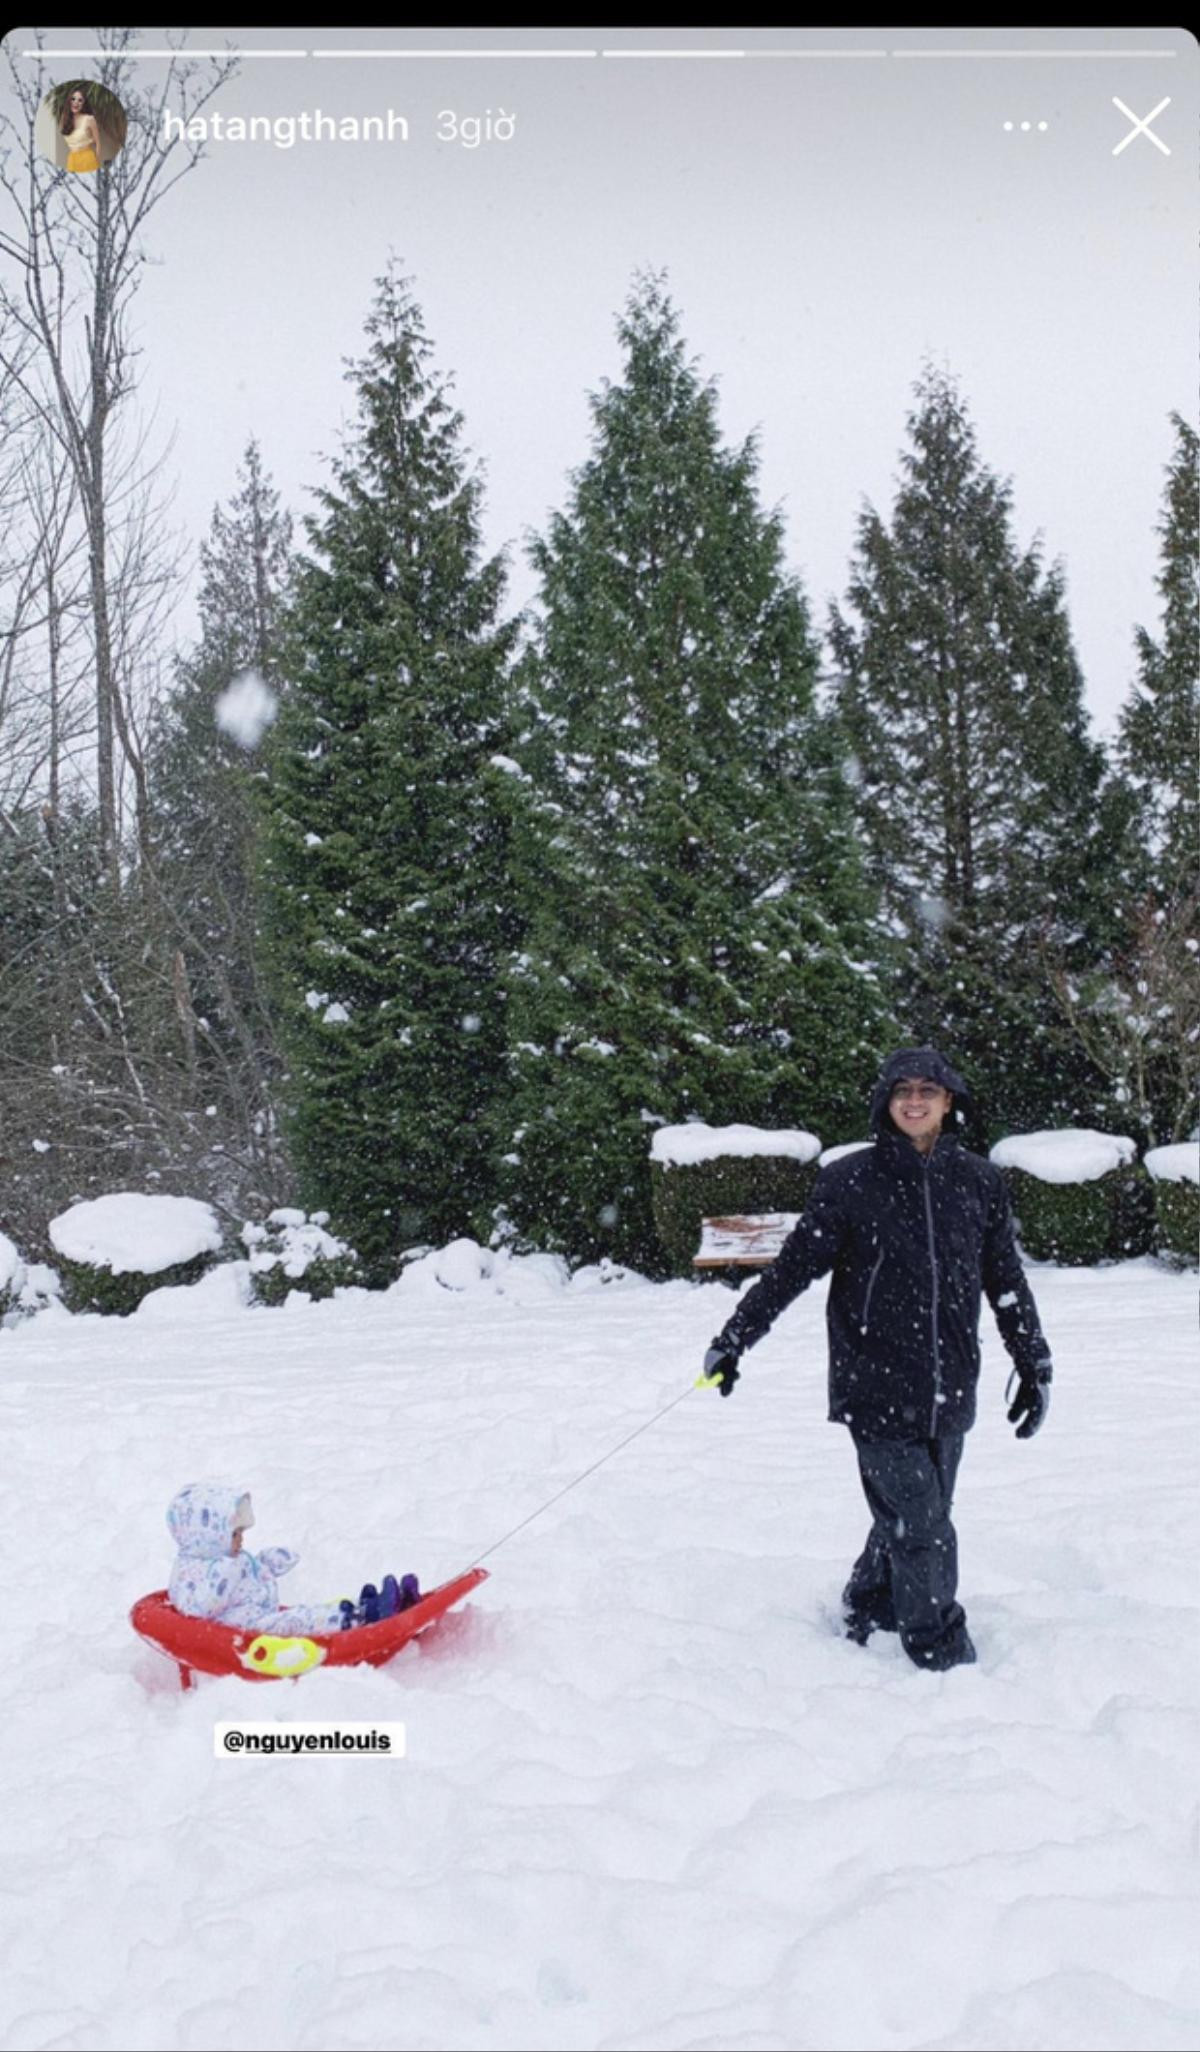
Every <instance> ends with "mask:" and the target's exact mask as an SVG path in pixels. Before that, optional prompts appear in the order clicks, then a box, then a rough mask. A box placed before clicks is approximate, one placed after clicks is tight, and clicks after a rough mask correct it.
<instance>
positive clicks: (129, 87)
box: [0, 28, 237, 887]
mask: <svg viewBox="0 0 1200 2052" xmlns="http://www.w3.org/2000/svg"><path fill="white" fill-rule="evenodd" d="M136 33H137V32H136V30H133V29H128V28H115V29H102V30H99V31H97V41H98V46H99V48H100V49H101V51H102V52H103V54H102V55H101V56H100V57H99V58H98V59H96V60H93V68H94V72H95V76H96V78H97V82H98V83H99V84H100V85H101V86H103V87H105V88H106V89H107V90H108V91H109V92H112V93H113V94H115V95H116V97H117V98H118V99H119V100H120V102H121V104H122V105H123V107H124V108H125V111H126V115H127V117H128V128H127V134H126V139H125V145H124V147H123V148H122V149H121V150H120V151H119V153H118V154H117V155H116V156H115V157H114V158H112V159H111V161H110V162H108V163H106V164H103V165H102V166H101V168H100V169H99V170H98V171H97V172H95V173H94V174H92V175H91V176H89V177H86V178H80V177H72V176H70V175H69V174H67V173H65V172H62V171H59V170H57V169H56V168H55V166H54V165H52V164H51V163H49V162H48V161H47V160H46V159H45V158H43V157H42V156H41V155H40V154H39V152H38V149H37V147H36V143H35V138H34V123H35V120H36V117H37V112H38V108H39V106H40V105H41V102H42V100H43V99H44V97H45V94H46V91H47V86H48V83H49V80H48V75H47V73H46V69H45V64H44V62H43V61H42V60H41V59H39V61H38V63H37V64H36V65H29V66H27V67H26V66H23V65H22V64H21V63H20V62H18V54H17V52H16V51H15V50H14V47H13V43H12V41H11V40H10V42H9V44H8V47H7V56H8V64H9V70H10V73H11V78H12V86H13V92H14V96H15V100H16V104H17V106H18V108H19V110H20V113H19V115H18V116H15V117H14V116H12V115H8V114H5V115H2V116H0V191H2V192H3V193H4V194H5V195H6V196H7V202H8V205H7V212H8V216H9V218H8V220H7V221H6V222H5V223H4V225H3V227H0V253H2V254H3V255H4V256H6V257H7V258H8V260H9V263H10V265H12V266H14V267H15V281H13V280H9V279H0V350H2V351H3V355H0V374H3V375H5V376H7V377H8V378H10V379H11V380H12V382H13V383H14V385H15V386H16V387H17V388H18V389H19V390H20V392H21V393H22V394H23V396H24V398H25V400H26V402H27V404H28V406H29V408H30V410H31V411H32V412H33V413H35V414H36V415H38V416H39V418H40V419H41V420H42V421H43V422H44V424H45V426H46V428H47V430H48V431H49V433H50V434H51V435H52V436H53V437H54V439H55V440H56V441H57V443H58V444H59V446H60V447H61V449H62V451H63V453H64V455H65V456H66V458H67V460H68V462H69V464H70V468H71V475H72V478H73V482H74V486H75V490H76V492H77V494H78V499H79V504H80V508H81V512H82V517H83V520H84V524H85V528H86V533H87V545H88V573H89V590H90V606H91V622H92V638H93V657H94V663H95V704H96V789H97V796H98V801H99V810H100V831H101V842H102V848H103V852H104V860H105V865H106V867H107V869H108V871H109V874H110V877H111V880H112V882H113V884H114V886H115V887H119V883H120V869H119V849H120V835H119V829H118V818H117V779H116V773H115V765H114V747H115V742H116V739H117V737H118V736H119V737H120V739H121V742H122V745H123V746H124V745H125V742H126V729H127V721H126V716H125V715H126V709H125V707H124V705H123V703H122V702H121V699H120V684H119V679H118V676H117V672H116V665H115V660H114V623H113V619H112V578H111V564H110V546H111V542H110V534H109V507H108V495H109V482H110V480H109V462H110V456H111V436H112V429H113V425H114V421H115V419H116V417H117V415H118V411H119V409H120V407H121V405H122V403H123V402H124V401H125V400H127V399H128V397H129V395H130V393H131V392H132V390H133V384H134V376H133V373H134V360H135V357H136V353H137V352H136V350H135V349H134V346H133V343H132V340H131V332H130V322H129V315H130V307H131V303H132V300H133V297H134V294H135V292H136V289H137V284H138V279H139V276H140V273H141V268H142V265H143V264H144V263H145V261H146V252H145V247H144V236H145V231H146V227H147V223H148V221H149V219H150V216H151V214H152V213H153V211H154V209H155V208H156V207H157V206H158V205H159V204H160V202H161V201H162V200H163V199H164V198H165V197H166V195H167V193H168V192H170V191H171V189H172V187H173V186H174V185H175V184H177V182H178V180H179V179H180V178H181V177H183V176H184V175H186V173H187V172H188V171H190V170H193V169H194V168H195V166H196V164H197V163H198V162H199V160H200V158H201V157H202V155H203V147H202V145H200V144H198V143H192V142H190V141H187V140H186V139H184V137H183V136H181V135H180V134H179V132H178V130H179V128H180V127H182V128H183V129H184V130H186V127H187V124H188V122H189V120H190V118H191V117H192V116H194V115H195V114H196V113H197V112H198V111H199V109H200V108H202V107H203V106H204V105H205V104H206V103H207V101H208V100H210V99H211V98H212V96H213V95H214V94H215V93H216V92H217V91H219V89H220V88H221V86H222V85H224V84H225V83H226V82H227V80H228V79H229V78H230V77H231V76H232V75H233V73H234V72H235V70H236V68H237V60H236V58H235V57H234V56H232V55H231V56H230V57H228V58H224V59H211V60H209V61H207V62H205V63H201V62H200V61H198V60H193V59H189V58H188V57H187V55H186V50H185V48H184V46H183V45H182V43H180V44H179V45H178V46H177V54H176V55H175V56H173V57H172V58H171V60H170V62H169V63H168V64H167V66H166V67H165V70H164V71H163V72H162V73H161V74H159V83H158V85H157V86H156V87H155V88H154V89H153V90H147V89H145V88H144V87H143V86H141V85H140V84H139V83H138V82H137V78H136V75H135V66H134V64H133V62H132V60H131V58H130V57H129V55H128V52H129V50H130V49H131V48H132V47H133V45H134V42H135V38H136ZM168 34H169V32H168ZM168 104H169V105H170V109H171V111H172V112H173V113H175V114H177V115H180V116H181V117H182V121H181V122H180V123H176V124H175V125H174V127H173V128H172V132H171V134H170V135H166V134H164V127H163V114H164V111H165V110H166V109H167V107H168ZM68 257H71V258H72V259H73V261H75V262H78V260H79V259H82V261H83V266H84V271H85V275H86V276H87V278H88V280H89V288H90V289H89V296H88V304H87V307H86V310H84V311H83V318H82V320H80V319H79V318H78V315H79V312H80V308H79V307H78V305H77V301H76V295H75V293H74V290H73V287H72V285H71V282H70V274H69V269H68Z"/></svg>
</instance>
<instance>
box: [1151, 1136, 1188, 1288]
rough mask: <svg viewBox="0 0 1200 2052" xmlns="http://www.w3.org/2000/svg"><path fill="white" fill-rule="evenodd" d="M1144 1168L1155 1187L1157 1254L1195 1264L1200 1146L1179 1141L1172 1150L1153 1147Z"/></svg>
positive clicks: (1186, 1141)
mask: <svg viewBox="0 0 1200 2052" xmlns="http://www.w3.org/2000/svg"><path fill="white" fill-rule="evenodd" d="M1145 1168H1146V1172H1147V1174H1148V1175H1149V1177H1150V1180H1151V1182H1152V1184H1153V1187H1154V1209H1155V1214H1156V1217H1157V1220H1158V1244H1159V1249H1160V1251H1161V1252H1162V1253H1164V1254H1171V1255H1175V1256H1177V1257H1178V1258H1179V1259H1181V1260H1183V1261H1190V1262H1193V1263H1195V1261H1196V1259H1197V1241H1198V1240H1200V1145H1198V1144H1197V1142H1196V1141H1195V1140H1181V1141H1179V1142H1177V1143H1176V1145H1175V1146H1173V1147H1152V1148H1151V1149H1150V1152H1149V1153H1148V1154H1147V1156H1146V1160H1145Z"/></svg>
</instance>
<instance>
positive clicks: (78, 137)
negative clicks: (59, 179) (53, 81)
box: [60, 86, 100, 171]
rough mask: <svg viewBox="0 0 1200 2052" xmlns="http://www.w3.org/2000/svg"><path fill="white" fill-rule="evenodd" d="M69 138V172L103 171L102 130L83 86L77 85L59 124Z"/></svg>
mask: <svg viewBox="0 0 1200 2052" xmlns="http://www.w3.org/2000/svg"><path fill="white" fill-rule="evenodd" d="M60 127H61V129H62V133H63V134H64V135H65V136H66V139H67V149H68V152H69V154H68V157H67V169H68V171H98V170H99V169H100V128H99V124H98V123H97V120H96V115H95V110H94V108H93V107H92V104H91V101H90V100H89V99H88V96H87V94H86V92H84V90H83V88H82V86H76V87H75V90H74V91H73V92H72V93H71V94H70V95H69V97H68V99H67V103H66V106H65V107H64V108H63V111H62V121H61V123H60Z"/></svg>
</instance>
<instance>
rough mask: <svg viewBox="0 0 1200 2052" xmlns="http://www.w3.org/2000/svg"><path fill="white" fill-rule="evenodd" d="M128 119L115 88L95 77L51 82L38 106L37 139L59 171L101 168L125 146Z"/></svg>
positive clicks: (44, 154) (43, 151)
mask: <svg viewBox="0 0 1200 2052" xmlns="http://www.w3.org/2000/svg"><path fill="white" fill-rule="evenodd" d="M127 127H128V120H127V117H126V113H125V109H124V107H123V106H122V105H121V102H120V101H119V100H118V98H117V96H116V94H115V93H114V92H110V91H109V88H108V87H107V86H103V85H98V84H97V83H96V81H95V80H94V79H86V78H73V79H68V80H67V82H66V83H65V84H63V85H54V86H51V88H50V91H49V92H48V93H47V94H46V97H45V99H44V100H43V101H42V104H41V107H40V108H39V110H38V117H37V142H38V147H39V149H40V150H41V153H42V155H43V156H44V157H48V158H49V159H50V162H51V163H52V164H54V165H55V166H56V168H57V169H58V170H59V171H70V172H73V173H84V174H86V173H88V172H92V171H99V170H100V169H101V168H102V167H103V166H104V165H105V164H110V163H111V162H112V160H113V158H114V157H115V156H116V155H117V154H118V152H119V151H120V150H121V149H122V148H123V147H124V143H125V134H126V130H127Z"/></svg>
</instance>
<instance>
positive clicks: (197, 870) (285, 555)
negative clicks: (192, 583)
mask: <svg viewBox="0 0 1200 2052" xmlns="http://www.w3.org/2000/svg"><path fill="white" fill-rule="evenodd" d="M290 551H291V520H290V518H289V517H288V515H287V514H286V513H285V512H284V511H283V510H282V509H281V507H280V504H279V496H278V493H277V492H276V491H275V489H274V487H273V485H272V483H271V480H270V477H269V476H268V474H267V473H266V471H265V470H264V468H263V462H262V455H261V452H260V450H259V446H258V443H257V442H256V441H253V440H252V441H251V442H250V443H249V444H248V446H247V449H246V453H245V457H244V459H243V462H242V465H241V466H240V468H239V472H238V489H237V490H236V491H235V493H234V494H233V496H232V498H231V500H230V502H229V507H228V510H227V511H223V510H222V509H221V508H219V507H218V508H216V509H215V510H214V512H213V518H212V524H211V527H210V530H209V536H208V540H207V541H206V542H205V543H204V544H203V545H202V546H201V550H200V567H201V586H200V598H199V612H200V639H199V643H198V645H197V647H196V649H195V650H194V651H193V653H192V654H191V655H190V656H188V657H186V658H185V659H184V660H182V661H181V662H180V664H179V666H178V674H177V681H176V688H175V690H174V692H173V693H172V696H171V698H170V700H169V702H168V704H167V706H166V707H165V709H164V711H163V713H162V715H161V716H160V719H159V722H158V725H157V730H156V733H155V735H154V737H153V740H152V745H151V748H150V751H149V780H150V788H151V793H152V800H153V805H154V812H155V848H156V857H155V882H156V884H157V887H158V898H159V909H160V911H162V912H163V913H164V914H165V924H164V944H165V946H166V947H167V948H168V949H169V951H170V952H171V954H172V956H173V958H174V966H173V970H172V977H173V981H174V983H175V986H176V993H177V996H176V1005H177V1009H179V1010H180V1011H181V1013H182V1014H183V1016H184V1017H185V1018H189V1019H190V1020H191V1022H192V1023H191V1025H190V1027H189V1028H188V1031H189V1032H190V1033H191V1034H192V1035H193V1036H194V1038H195V1041H196V1052H195V1061H196V1064H197V1066H198V1067H199V1068H200V1069H201V1070H206V1071H207V1077H206V1080H205V1083H204V1089H205V1091H206V1093H208V1094H211V1096H212V1097H213V1098H214V1099H215V1100H216V1103H217V1117H218V1120H219V1123H220V1125H221V1127H222V1129H225V1128H228V1129H229V1132H228V1143H227V1144H229V1145H230V1147H231V1148H233V1149H235V1150H237V1151H239V1152H240V1153H241V1154H243V1155H244V1156H248V1157H249V1158H250V1160H251V1161H252V1163H253V1166H254V1171H255V1175H254V1177H252V1183H253V1182H256V1183H257V1188H256V1189H253V1190H252V1191H249V1192H248V1193H247V1194H248V1199H249V1197H250V1196H251V1195H253V1196H256V1197H257V1198H258V1200H259V1201H260V1202H262V1201H266V1200H267V1199H273V1200H274V1201H278V1198H279V1196H281V1195H282V1194H283V1190H282V1187H281V1184H282V1178H283V1176H284V1173H285V1171H284V1168H283V1164H282V1162H281V1161H280V1159H279V1150H278V1145H277V1135H276V1133H275V1121H274V1114H273V1109H272V1105H271V1095H272V1088H273V1082H274V1078H275V1076H276V1075H277V1073H278V1069H279V1057H278V1051H277V1048H276V1044H275V1033H274V1027H273V1022H272V1019H271V1014H270V1006H269V1003H268V996H267V992H266V990H265V988H264V983H263V977H262V969H261V963H260V960H259V945H258V937H257V934H256V930H255V922H256V908H255V897H254V878H255V870H256V864H257V844H258V838H259V813H258V807H257V805H256V803H255V798H254V783H255V779H256V778H257V777H258V776H259V775H260V774H261V767H262V753H261V747H260V746H259V745H257V744H256V743H255V741H254V739H253V737H252V736H251V735H249V734H247V733H246V732H244V731H243V732H241V733H240V734H239V735H237V736H235V735H233V734H231V733H229V732H227V731H226V730H225V728H224V727H223V725H222V722H221V716H220V708H221V701H222V699H223V697H224V694H225V693H226V692H227V691H228V690H229V688H230V686H231V685H233V684H234V682H235V680H236V679H238V678H239V676H240V675H241V673H243V672H253V673H254V675H255V676H256V677H257V678H259V679H260V680H261V682H262V684H263V685H265V687H266V688H267V689H268V690H269V691H270V692H271V693H273V694H274V695H275V696H278V694H279V693H280V692H281V691H282V689H283V676H282V671H281V668H280V655H281V649H280V642H281V636H282V627H283V617H284V612H285V608H286V603H287V597H288V584H289V577H290Z"/></svg>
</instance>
